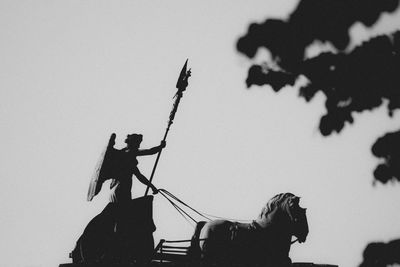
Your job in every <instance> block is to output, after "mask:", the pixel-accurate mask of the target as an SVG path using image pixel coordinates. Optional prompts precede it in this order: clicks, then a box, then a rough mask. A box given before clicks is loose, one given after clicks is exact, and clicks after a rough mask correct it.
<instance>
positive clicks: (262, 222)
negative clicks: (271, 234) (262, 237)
mask: <svg viewBox="0 0 400 267" xmlns="http://www.w3.org/2000/svg"><path fill="white" fill-rule="evenodd" d="M255 222H256V223H257V224H258V225H259V226H260V228H261V229H265V230H268V231H269V230H273V231H279V232H280V231H287V227H289V225H288V217H287V214H285V213H284V212H282V211H281V210H279V209H275V210H273V211H271V212H270V213H268V214H261V215H260V216H259V217H258V218H257V219H256V220H255Z"/></svg>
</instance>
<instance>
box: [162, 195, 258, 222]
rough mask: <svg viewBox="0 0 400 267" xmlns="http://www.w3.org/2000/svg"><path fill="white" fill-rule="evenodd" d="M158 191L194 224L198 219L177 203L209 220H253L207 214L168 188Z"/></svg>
mask: <svg viewBox="0 0 400 267" xmlns="http://www.w3.org/2000/svg"><path fill="white" fill-rule="evenodd" d="M158 192H159V193H160V194H161V195H162V196H163V197H164V198H165V199H166V200H167V201H168V202H169V203H170V204H171V205H172V206H173V207H174V208H175V209H176V210H177V211H178V212H179V214H180V215H181V216H182V217H183V218H184V219H185V220H186V221H187V222H189V224H191V225H192V226H193V224H192V223H195V224H197V223H198V221H197V220H196V219H194V218H193V217H192V216H190V215H189V213H188V212H187V211H185V210H184V209H183V208H182V207H180V206H179V205H178V204H177V203H179V204H180V205H183V206H184V207H186V208H187V209H189V210H191V211H193V212H194V213H196V214H198V215H199V216H201V217H202V218H204V219H206V220H207V221H211V220H212V219H211V218H214V219H222V220H229V221H238V222H251V220H240V219H232V218H224V217H219V216H215V215H211V214H207V213H205V212H200V211H198V210H196V209H195V208H193V207H192V206H190V205H189V204H187V203H185V202H184V201H182V200H180V199H179V198H177V197H176V196H174V195H173V194H172V193H171V192H169V191H168V190H166V189H158Z"/></svg>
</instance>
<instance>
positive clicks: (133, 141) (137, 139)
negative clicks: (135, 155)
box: [125, 134, 143, 145]
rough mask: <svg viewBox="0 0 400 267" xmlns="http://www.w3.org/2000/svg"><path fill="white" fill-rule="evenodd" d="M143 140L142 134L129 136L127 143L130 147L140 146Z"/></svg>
mask: <svg viewBox="0 0 400 267" xmlns="http://www.w3.org/2000/svg"><path fill="white" fill-rule="evenodd" d="M142 140H143V135H141V134H128V135H127V136H126V139H125V143H126V144H128V145H134V144H140V143H141V142H142Z"/></svg>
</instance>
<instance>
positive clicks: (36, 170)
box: [0, 0, 400, 267]
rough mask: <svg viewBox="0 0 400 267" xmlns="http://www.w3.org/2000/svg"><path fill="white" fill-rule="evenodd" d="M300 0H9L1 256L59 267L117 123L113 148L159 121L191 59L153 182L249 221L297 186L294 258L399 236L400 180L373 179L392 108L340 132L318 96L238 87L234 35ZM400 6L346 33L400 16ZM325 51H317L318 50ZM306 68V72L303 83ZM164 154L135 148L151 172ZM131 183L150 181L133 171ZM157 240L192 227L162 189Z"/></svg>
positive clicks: (0, 110) (318, 257)
mask: <svg viewBox="0 0 400 267" xmlns="http://www.w3.org/2000/svg"><path fill="white" fill-rule="evenodd" d="M296 3H297V1H288V0H285V1H283V0H269V1H267V0H263V1H261V0H260V1H258V0H257V1H256V0H254V1H248V0H241V1H228V0H226V1H222V0H219V1H184V0H182V1H177V0H170V1H161V0H158V1H155V0H151V1H136V0H131V1H122V0H120V1H102V0H96V1H94V0H88V1H76V0H69V1H49V0H48V1H44V0H38V1H28V0H27V1H12V0H9V1H5V0H0V34H1V35H0V36H1V42H0V58H1V60H0V62H1V63H0V76H1V78H0V88H1V89H0V99H1V105H0V123H1V132H0V137H1V138H0V140H1V141H0V142H1V143H0V145H1V152H0V164H1V165H0V166H1V167H0V177H1V180H0V185H1V186H0V190H1V192H0V200H1V203H2V204H1V206H0V214H1V217H0V237H1V238H0V251H1V255H2V257H1V262H0V265H1V266H16V267H18V266H23V267H25V266H32V267H33V266H34V267H39V266H43V267H50V266H58V264H60V263H66V262H70V259H68V253H69V252H70V251H71V250H72V249H73V247H74V245H75V242H76V240H77V239H78V237H79V236H80V234H81V233H82V231H83V229H84V228H85V226H86V225H87V223H88V222H89V221H90V220H91V219H92V218H93V217H94V216H95V215H96V214H98V213H99V212H100V211H101V210H102V209H103V208H104V206H105V205H106V204H107V202H108V195H109V190H108V187H107V186H108V184H107V185H106V186H104V188H103V191H102V192H101V193H100V195H99V196H97V197H96V198H95V199H94V200H93V201H92V202H87V201H86V193H87V189H88V184H89V180H90V176H91V174H92V172H93V171H94V167H95V164H96V161H97V160H98V157H99V155H100V153H101V151H102V149H103V148H104V146H105V145H106V143H107V140H108V138H109V136H110V134H111V133H113V132H115V133H116V134H117V147H122V146H123V140H124V138H125V136H126V134H129V133H133V132H135V133H142V134H143V135H144V142H143V147H152V146H154V145H158V144H159V142H160V140H161V139H162V137H163V135H164V130H165V127H166V124H167V120H168V116H169V112H170V110H171V107H172V103H173V99H172V97H173V96H174V94H175V90H176V89H175V83H176V79H177V77H178V74H179V71H180V69H181V67H182V65H183V63H184V61H185V59H186V58H189V66H190V67H191V68H192V77H191V78H190V80H189V87H188V89H187V91H186V92H185V95H184V98H183V100H182V103H181V105H180V108H179V110H178V113H177V115H176V119H175V122H174V124H173V125H172V129H171V132H170V135H169V137H168V140H167V147H166V148H165V150H164V151H163V154H162V156H161V159H160V162H159V166H158V169H157V172H156V175H155V178H154V183H155V185H156V186H158V187H159V188H165V189H167V190H169V191H171V192H172V193H173V194H175V195H176V196H178V197H180V198H181V199H182V200H184V201H186V202H187V203H189V204H191V205H192V206H193V207H195V208H197V209H199V210H201V211H203V212H206V213H210V214H214V215H218V216H221V217H228V218H237V219H249V220H251V219H254V218H256V216H257V215H258V213H259V211H260V210H261V208H262V205H264V204H265V203H266V202H267V201H268V200H269V199H270V198H271V197H273V196H274V195H275V194H277V193H280V192H292V193H294V194H297V195H299V196H301V197H302V200H301V204H302V206H303V207H306V208H307V214H308V221H309V226H310V234H309V236H308V240H307V242H306V243H304V244H295V245H293V246H292V249H291V253H290V256H291V258H292V260H293V261H297V262H299V261H308V262H314V263H326V264H338V265H340V266H343V267H350V266H357V265H358V264H359V263H360V262H361V260H362V251H363V249H364V248H365V246H366V244H367V243H368V242H371V241H385V242H386V241H389V240H391V239H394V238H399V237H400V225H399V223H398V222H399V221H400V213H399V212H398V210H399V207H400V204H399V203H400V195H399V193H398V192H399V190H400V187H399V186H400V185H398V184H394V185H392V184H389V185H386V186H382V185H377V186H376V187H373V186H372V181H373V175H372V171H373V169H374V168H375V166H376V165H377V164H378V162H379V160H378V159H376V158H374V157H373V155H372V153H371V152H370V148H371V145H372V144H373V142H374V141H375V140H376V138H377V137H378V136H381V135H383V134H384V133H385V132H386V131H393V130H397V129H398V127H399V125H400V123H399V122H400V115H399V114H398V113H395V116H394V118H388V116H387V114H386V110H385V109H384V108H380V109H377V110H375V111H373V112H367V113H363V114H358V115H355V116H354V117H355V122H356V123H355V124H354V125H351V126H347V127H346V128H345V129H344V131H343V132H342V133H341V134H340V135H333V136H330V137H328V138H323V137H322V136H321V135H320V133H319V132H318V122H319V117H320V115H321V114H323V113H324V112H325V111H324V97H323V96H322V95H317V97H316V98H315V99H314V100H313V101H312V102H311V103H310V104H307V103H305V101H304V100H303V99H300V98H298V96H297V93H298V92H297V90H291V88H286V89H284V90H283V91H282V92H280V93H279V94H275V93H273V92H272V90H270V89H269V88H268V87H262V88H260V87H255V88H252V89H251V90H247V89H246V88H245V78H246V74H247V69H248V67H249V66H250V64H251V62H250V61H249V60H247V59H246V58H244V57H243V56H241V55H239V54H238V53H237V52H236V50H235V43H236V40H237V38H238V37H239V36H241V35H243V34H244V33H245V32H246V30H247V26H248V24H249V23H250V22H262V21H264V20H265V19H266V18H267V17H275V18H281V19H282V18H285V17H287V16H288V15H289V14H290V12H291V11H292V10H293V9H294V8H295V6H296ZM399 18H400V13H399V12H397V13H396V14H394V15H391V16H388V15H384V16H383V17H382V19H381V20H380V21H379V23H378V25H377V26H376V27H375V28H374V29H372V30H366V29H365V28H364V27H363V26H362V25H355V26H354V27H353V28H352V31H351V33H352V36H353V37H354V41H353V45H355V44H357V42H360V41H361V40H363V39H364V40H365V39H368V38H369V37H370V36H373V35H375V34H378V33H379V32H383V31H387V30H389V31H392V30H393V29H399V28H400V20H399ZM317 50H318V49H317ZM299 82H301V81H299ZM154 161H155V157H154V156H153V157H152V156H148V157H143V158H140V159H139V168H140V169H141V170H142V172H143V173H144V174H145V175H147V176H149V175H150V173H151V169H152V166H153V164H154ZM133 187H134V189H133V195H134V196H135V197H140V196H142V195H143V193H144V190H145V188H144V186H142V185H141V184H139V182H138V181H136V180H135V181H134V186H133ZM154 219H155V223H156V226H157V231H156V232H155V234H154V236H155V239H156V242H157V241H158V239H159V238H165V239H189V238H190V237H191V235H192V232H193V228H192V226H191V225H189V224H188V223H187V222H186V221H185V220H183V219H182V217H180V215H179V214H178V213H177V212H176V211H175V210H173V208H172V207H171V206H170V205H169V204H168V203H167V202H166V201H165V200H164V199H163V198H162V197H161V196H159V195H157V196H156V197H155V201H154Z"/></svg>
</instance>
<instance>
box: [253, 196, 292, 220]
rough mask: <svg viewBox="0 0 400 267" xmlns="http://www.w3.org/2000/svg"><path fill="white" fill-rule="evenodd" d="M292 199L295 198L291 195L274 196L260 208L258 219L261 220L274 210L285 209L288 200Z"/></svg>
mask: <svg viewBox="0 0 400 267" xmlns="http://www.w3.org/2000/svg"><path fill="white" fill-rule="evenodd" d="M292 197H295V195H294V194H292V193H280V194H278V195H276V196H274V197H273V198H271V199H270V200H269V201H268V202H267V204H266V205H265V206H264V207H263V208H262V210H261V213H260V215H259V218H263V217H264V216H266V215H268V214H269V213H271V212H272V211H274V210H275V209H276V208H282V209H286V204H287V202H288V200H289V199H291V198H292Z"/></svg>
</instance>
